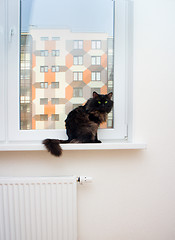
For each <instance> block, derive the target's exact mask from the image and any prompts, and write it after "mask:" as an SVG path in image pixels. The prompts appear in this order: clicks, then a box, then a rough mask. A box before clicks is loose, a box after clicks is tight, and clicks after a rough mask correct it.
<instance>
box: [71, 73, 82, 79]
mask: <svg viewBox="0 0 175 240" xmlns="http://www.w3.org/2000/svg"><path fill="white" fill-rule="evenodd" d="M73 74H74V81H82V80H83V72H74V73H73Z"/></svg>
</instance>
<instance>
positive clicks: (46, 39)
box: [40, 37, 49, 41]
mask: <svg viewBox="0 0 175 240" xmlns="http://www.w3.org/2000/svg"><path fill="white" fill-rule="evenodd" d="M40 40H41V41H48V40H49V38H48V37H40Z"/></svg>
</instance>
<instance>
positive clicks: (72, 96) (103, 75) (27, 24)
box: [0, 0, 132, 142]
mask: <svg viewBox="0 0 175 240" xmlns="http://www.w3.org/2000/svg"><path fill="white" fill-rule="evenodd" d="M2 2H3V3H4V2H5V0H3V1H2ZM39 2H40V1H38V0H36V1H20V0H13V1H10V4H4V5H3V7H1V8H0V19H1V20H3V21H1V22H2V29H3V31H4V36H8V43H7V39H6V37H4V38H2V39H1V38H0V52H1V54H0V63H1V64H0V70H2V71H1V73H2V77H1V78H0V82H1V88H0V106H1V107H2V108H1V109H2V111H3V114H1V115H2V118H3V120H1V118H0V124H2V125H1V126H0V131H1V132H3V128H5V129H6V130H5V131H6V132H8V139H6V138H7V136H6V135H7V134H6V135H3V137H2V138H3V139H6V141H9V140H10V141H11V142H14V141H18V142H20V141H21V142H27V141H33V140H35V141H38V142H41V140H42V139H44V138H46V137H49V138H60V139H63V138H65V139H66V133H65V123H64V120H65V118H66V116H67V114H68V112H70V111H71V110H72V109H73V105H74V104H84V103H85V102H86V101H87V99H88V98H90V97H92V95H91V92H92V91H93V90H94V89H96V90H98V92H99V93H107V92H109V91H113V93H114V95H113V99H114V109H113V113H111V116H110V118H109V121H108V123H107V124H106V125H105V126H104V127H105V129H100V130H99V139H125V137H126V136H127V124H128V110H127V104H126V103H128V102H129V101H128V95H127V89H128V82H129V81H128V78H129V77H130V75H131V73H132V71H131V69H130V66H132V62H131V60H132V47H131V46H130V45H131V42H132V39H130V35H129V34H130V32H132V31H131V29H132V28H131V25H132V22H131V21H129V20H130V16H131V15H132V14H131V10H132V9H131V4H130V0H129V1H126V0H118V1H108V0H102V1H101V4H95V2H94V1H93V0H89V1H88V5H89V6H91V5H93V9H94V11H91V12H89V11H84V9H85V3H87V2H84V1H82V4H81V6H79V5H78V4H77V3H76V2H74V1H71V0H67V1H62V4H60V2H59V1H55V0H54V1H53V2H52V4H50V2H49V1H46V0H43V1H42V3H43V4H42V8H43V11H40V10H41V6H40V4H39ZM29 5H30V7H29ZM67 5H68V6H69V9H71V11H70V16H69V19H67V15H66V13H67V7H66V6H67ZM97 5H98V6H97ZM58 9H59V14H58ZM46 11H47V12H51V13H52V18H51V17H49V15H48V16H47V18H46V17H45V14H44V13H45V12H46ZM79 12H83V14H81V16H80V14H79ZM60 13H61V14H60ZM113 13H114V14H115V16H114V15H113ZM2 18H3V19H2ZM70 19H71V21H70ZM87 19H93V21H87ZM99 19H100V21H99ZM7 20H8V23H7ZM55 22H57V23H59V26H60V27H59V28H58V27H57V26H56V24H55ZM67 25H69V27H70V29H67V28H64V27H61V26H67ZM40 26H44V27H40ZM50 26H52V27H50ZM114 27H115V32H113V29H114ZM9 33H11V34H9ZM58 36H59V39H58V38H57V39H55V41H54V39H53V37H58ZM116 36H117V37H116ZM113 43H114V44H113ZM74 44H75V45H74ZM2 46H3V47H2ZM114 47H115V49H114ZM41 50H43V51H45V52H42V53H41V54H43V55H47V51H48V57H46V56H44V57H41V56H40V51H41ZM52 50H60V53H61V55H60V56H59V57H58V58H56V57H52ZM97 50H98V51H97ZM53 54H55V55H56V54H57V53H56V52H54V53H53ZM2 59H3V60H4V59H5V61H4V62H5V64H4V63H3V60H2ZM108 60H109V61H108ZM2 68H3V69H2ZM55 72H57V74H55ZM82 72H83V74H82ZM58 81H59V82H60V86H59V82H58ZM6 91H7V93H8V94H7V98H8V99H7V101H6V98H5V94H4V93H6ZM3 92H4V93H3ZM45 98H47V99H48V100H46V99H45ZM52 98H53V99H54V98H59V103H58V104H51V99H52ZM40 99H41V100H40ZM47 102H48V104H47ZM40 103H41V104H40ZM54 105H55V106H54ZM27 106H28V107H27ZM6 108H7V110H5V109H6ZM27 109H28V110H27ZM5 111H6V114H4V112H5ZM26 111H28V112H27V114H26V115H25V114H23V112H26ZM58 113H59V122H55V123H53V122H51V119H52V114H58ZM2 126H3V127H2ZM108 126H109V128H110V129H108ZM43 129H44V131H43ZM53 129H55V131H53ZM2 138H1V137H0V139H2Z"/></svg>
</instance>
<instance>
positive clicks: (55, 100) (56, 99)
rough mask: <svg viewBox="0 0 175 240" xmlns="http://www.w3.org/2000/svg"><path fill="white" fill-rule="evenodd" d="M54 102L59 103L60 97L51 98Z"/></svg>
mask: <svg viewBox="0 0 175 240" xmlns="http://www.w3.org/2000/svg"><path fill="white" fill-rule="evenodd" d="M51 103H52V104H59V98H51Z"/></svg>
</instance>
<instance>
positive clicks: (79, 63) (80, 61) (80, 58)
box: [74, 56, 83, 65]
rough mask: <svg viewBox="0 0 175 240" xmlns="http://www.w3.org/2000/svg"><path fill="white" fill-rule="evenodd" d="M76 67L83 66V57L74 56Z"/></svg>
mask: <svg viewBox="0 0 175 240" xmlns="http://www.w3.org/2000/svg"><path fill="white" fill-rule="evenodd" d="M74 65H83V56H74Z"/></svg>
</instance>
